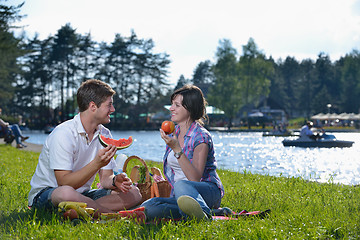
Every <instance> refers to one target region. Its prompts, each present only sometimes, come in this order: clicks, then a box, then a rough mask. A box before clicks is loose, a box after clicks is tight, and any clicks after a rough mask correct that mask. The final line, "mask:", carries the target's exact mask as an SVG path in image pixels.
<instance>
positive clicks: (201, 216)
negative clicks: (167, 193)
mask: <svg viewBox="0 0 360 240" xmlns="http://www.w3.org/2000/svg"><path fill="white" fill-rule="evenodd" d="M177 204H178V206H179V208H180V209H181V211H183V212H184V213H185V214H186V215H188V216H189V217H191V218H194V219H196V220H197V221H200V220H209V218H208V216H207V215H206V214H205V213H204V211H203V210H202V208H201V207H200V204H199V203H198V202H197V201H196V200H195V199H194V198H192V197H190V196H187V195H183V196H180V197H179V198H178V200H177Z"/></svg>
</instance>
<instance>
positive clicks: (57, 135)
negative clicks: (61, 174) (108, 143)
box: [28, 114, 115, 206]
mask: <svg viewBox="0 0 360 240" xmlns="http://www.w3.org/2000/svg"><path fill="white" fill-rule="evenodd" d="M99 133H101V134H102V135H104V136H105V137H112V136H111V133H110V130H109V129H107V128H105V127H104V126H103V125H99V126H98V129H97V131H96V132H95V134H94V137H93V139H92V140H91V141H88V135H87V133H86V132H85V129H84V127H83V125H82V123H81V120H80V114H77V115H76V116H75V117H74V118H73V119H71V120H68V121H66V122H64V123H62V124H60V125H58V126H57V127H56V128H55V129H54V130H53V131H52V132H51V133H50V135H49V136H48V137H47V138H46V141H45V144H44V145H43V149H42V151H41V154H40V156H39V162H38V165H37V167H36V170H35V173H34V175H33V177H32V179H31V182H30V185H31V190H30V192H29V196H28V204H29V206H31V205H32V203H33V199H34V197H35V196H36V194H37V193H38V192H39V191H40V190H42V189H43V188H45V187H58V184H57V181H56V178H55V173H54V170H55V169H56V170H70V171H74V172H75V171H78V170H80V169H81V168H83V167H84V166H86V165H87V164H88V163H89V162H91V161H92V160H93V159H94V158H95V155H96V153H97V152H98V150H99V149H101V148H103V147H102V146H101V144H100V142H99V139H98V135H99ZM114 167H115V160H114V159H112V160H111V161H110V163H109V164H108V165H106V166H104V167H103V168H102V169H113V168H114ZM95 175H96V174H94V176H93V177H91V178H90V179H89V181H87V183H85V184H84V185H83V186H82V187H80V188H78V189H76V191H78V192H79V193H82V192H84V191H86V190H90V189H91V185H92V183H93V181H94V179H95Z"/></svg>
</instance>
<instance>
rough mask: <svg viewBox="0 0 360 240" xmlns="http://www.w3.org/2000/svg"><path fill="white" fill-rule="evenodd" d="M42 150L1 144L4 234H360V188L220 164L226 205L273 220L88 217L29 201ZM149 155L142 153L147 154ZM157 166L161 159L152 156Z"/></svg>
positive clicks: (7, 236) (19, 236)
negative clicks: (38, 207) (74, 219)
mask: <svg viewBox="0 0 360 240" xmlns="http://www.w3.org/2000/svg"><path fill="white" fill-rule="evenodd" d="M38 156H39V154H38V153H32V152H25V151H20V150H17V149H15V148H13V147H10V146H5V145H0V166H1V171H0V203H1V204H0V239H275V238H276V239H359V237H360V229H359V224H360V198H359V197H360V188H359V187H354V186H346V185H339V184H333V183H327V184H318V183H315V182H308V181H306V180H303V179H301V178H292V177H291V178H288V177H272V176H263V175H258V174H251V173H248V172H244V173H235V172H229V171H219V174H220V177H221V179H222V181H223V183H224V185H225V190H226V195H225V197H224V198H223V202H222V206H228V207H230V208H232V209H233V210H236V211H241V210H243V209H246V210H248V211H254V210H266V209H271V211H272V212H271V214H270V216H269V217H268V218H265V219H257V218H252V219H239V220H236V221H212V222H199V223H196V222H180V223H171V222H170V223H165V224H159V225H150V224H147V225H138V224H135V223H133V222H130V221H117V222H108V223H81V224H78V225H76V226H74V225H73V224H71V222H62V221H60V218H59V216H57V215H56V214H50V213H44V212H35V211H32V210H28V208H27V194H28V192H29V190H30V184H29V182H30V179H31V177H32V175H33V173H34V171H35V168H36V165H37V159H38ZM140 157H141V156H140ZM147 163H148V164H149V165H150V166H155V165H157V166H158V167H161V165H160V164H159V163H153V162H150V161H148V162H147Z"/></svg>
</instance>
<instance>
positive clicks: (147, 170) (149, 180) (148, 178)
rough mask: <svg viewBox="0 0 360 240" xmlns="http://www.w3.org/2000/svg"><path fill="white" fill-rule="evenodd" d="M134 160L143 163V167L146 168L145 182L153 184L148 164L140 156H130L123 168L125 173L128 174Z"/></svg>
mask: <svg viewBox="0 0 360 240" xmlns="http://www.w3.org/2000/svg"><path fill="white" fill-rule="evenodd" d="M133 159H135V160H139V161H140V162H141V163H142V165H144V167H145V182H149V183H151V179H150V174H149V168H148V166H147V165H146V162H145V161H144V160H143V159H142V158H139V157H138V156H130V157H128V158H127V159H126V160H125V162H124V166H123V172H124V173H126V168H127V165H128V163H129V162H130V161H131V160H133Z"/></svg>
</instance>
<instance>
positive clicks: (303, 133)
mask: <svg viewBox="0 0 360 240" xmlns="http://www.w3.org/2000/svg"><path fill="white" fill-rule="evenodd" d="M313 126H314V124H313V122H311V121H307V122H306V124H305V125H304V126H302V128H301V130H300V137H302V138H303V137H308V138H311V139H313V140H317V139H319V138H320V137H319V135H318V134H317V135H315V134H314V132H313V131H312V130H311V128H312V127H313Z"/></svg>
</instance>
